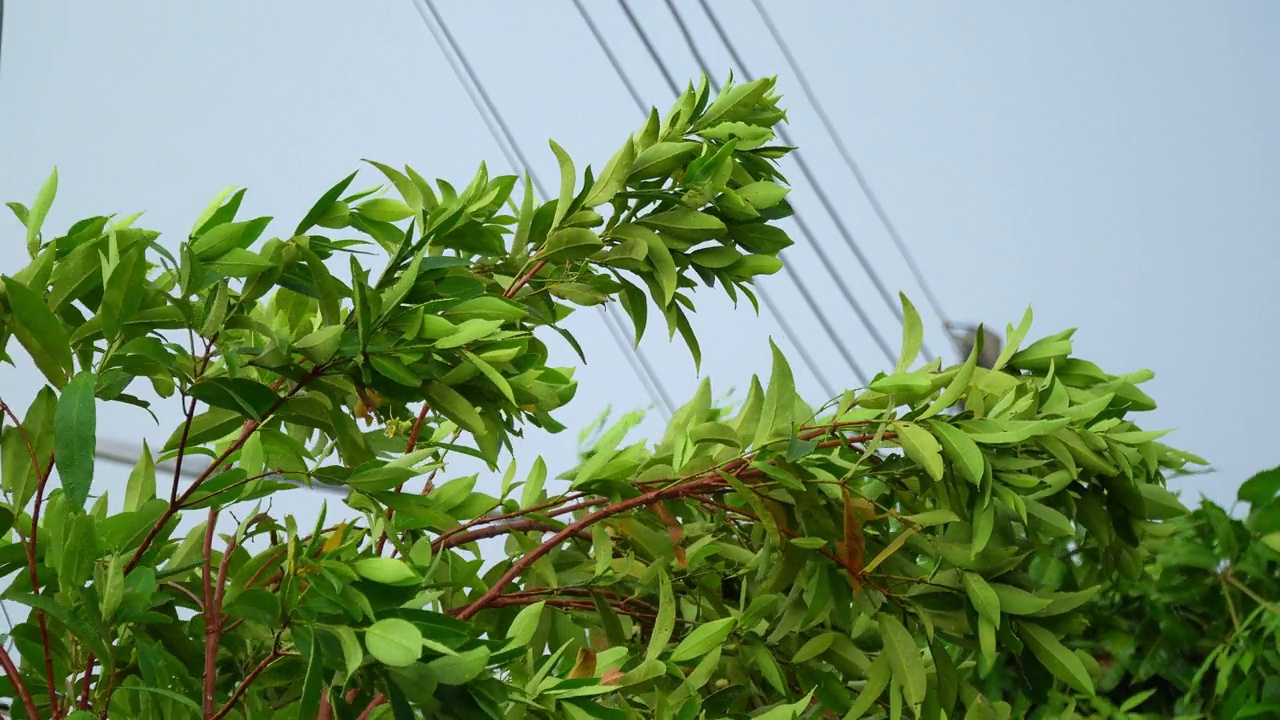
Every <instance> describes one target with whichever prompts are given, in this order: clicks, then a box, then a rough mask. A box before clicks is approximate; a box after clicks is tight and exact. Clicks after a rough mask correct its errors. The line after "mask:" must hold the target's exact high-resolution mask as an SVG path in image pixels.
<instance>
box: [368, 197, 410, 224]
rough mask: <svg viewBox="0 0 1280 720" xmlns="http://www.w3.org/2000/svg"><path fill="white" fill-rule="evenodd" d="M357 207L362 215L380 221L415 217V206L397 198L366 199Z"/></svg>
mask: <svg viewBox="0 0 1280 720" xmlns="http://www.w3.org/2000/svg"><path fill="white" fill-rule="evenodd" d="M356 209H357V210H359V211H360V214H361V215H364V216H365V217H367V218H369V219H370V220H377V221H379V222H388V223H393V222H399V221H400V220H403V219H405V218H407V217H413V208H411V207H409V206H408V205H406V204H404V202H403V201H401V200H396V199H395V198H387V197H380V198H373V199H371V200H365V201H364V202H362V203H360V204H359V205H357V206H356Z"/></svg>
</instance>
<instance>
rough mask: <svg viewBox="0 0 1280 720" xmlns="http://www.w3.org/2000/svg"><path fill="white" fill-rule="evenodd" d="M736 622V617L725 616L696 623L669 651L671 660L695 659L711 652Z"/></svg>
mask: <svg viewBox="0 0 1280 720" xmlns="http://www.w3.org/2000/svg"><path fill="white" fill-rule="evenodd" d="M737 622H738V619H737V618H733V617H727V618H721V619H719V620H713V621H711V622H709V623H704V624H702V625H698V626H697V627H695V628H694V629H693V631H692V632H690V633H689V634H688V635H685V637H684V639H683V640H681V641H680V644H679V645H676V649H675V650H672V651H671V657H670V660H671V662H676V663H678V662H688V661H689V660H696V659H698V658H700V657H702V656H703V655H706V654H707V653H709V652H711V650H712V648H717V647H720V645H721V644H722V643H723V642H724V640H725V638H727V637H729V633H731V632H733V628H734V627H735V626H736V625H737Z"/></svg>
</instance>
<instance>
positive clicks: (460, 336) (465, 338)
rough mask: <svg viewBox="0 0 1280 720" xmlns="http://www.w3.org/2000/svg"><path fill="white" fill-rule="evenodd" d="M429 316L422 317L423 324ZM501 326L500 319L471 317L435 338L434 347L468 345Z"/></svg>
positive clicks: (446, 347) (444, 347) (443, 347)
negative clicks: (440, 336)
mask: <svg viewBox="0 0 1280 720" xmlns="http://www.w3.org/2000/svg"><path fill="white" fill-rule="evenodd" d="M429 317H432V316H431V315H427V316H424V317H423V320H424V325H425V324H426V323H425V321H426V319H427V318H429ZM501 327H502V321H501V320H482V319H480V318H473V319H471V320H467V321H466V322H464V323H462V324H461V325H458V326H457V329H456V330H454V331H453V332H452V333H451V334H449V335H447V336H445V337H443V338H440V339H439V340H437V341H436V347H438V348H440V349H442V350H445V349H448V348H455V347H461V346H463V345H468V344H470V343H473V342H475V341H477V340H479V339H481V338H486V337H488V336H490V335H492V334H493V333H495V332H497V331H498V330H499V329H500V328H501Z"/></svg>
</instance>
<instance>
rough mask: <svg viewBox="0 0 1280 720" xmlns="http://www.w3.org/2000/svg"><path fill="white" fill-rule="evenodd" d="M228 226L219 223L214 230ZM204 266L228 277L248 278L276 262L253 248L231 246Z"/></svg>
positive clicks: (270, 267)
mask: <svg viewBox="0 0 1280 720" xmlns="http://www.w3.org/2000/svg"><path fill="white" fill-rule="evenodd" d="M223 227H226V225H219V226H218V227H217V228H214V230H217V229H219V228H223ZM204 266H205V267H206V268H207V269H209V270H210V271H211V272H214V273H217V274H219V275H223V276H226V277H236V278H247V277H251V276H253V275H257V274H258V273H261V272H265V271H267V270H270V269H272V268H274V267H275V263H273V262H271V261H270V260H268V259H266V258H264V257H262V256H261V255H259V254H258V253H256V252H253V251H252V250H245V249H243V248H231V249H230V250H228V251H227V252H225V253H223V254H222V255H221V256H220V257H218V259H217V260H208V261H206V262H205V263H204Z"/></svg>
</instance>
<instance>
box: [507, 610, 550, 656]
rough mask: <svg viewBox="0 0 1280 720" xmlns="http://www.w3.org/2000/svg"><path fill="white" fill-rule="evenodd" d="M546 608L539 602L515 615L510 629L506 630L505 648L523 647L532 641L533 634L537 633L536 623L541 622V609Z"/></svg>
mask: <svg viewBox="0 0 1280 720" xmlns="http://www.w3.org/2000/svg"><path fill="white" fill-rule="evenodd" d="M546 606H547V603H546V601H542V600H540V601H538V602H536V603H533V604H532V605H526V606H525V607H524V608H522V609H521V610H520V612H518V613H516V618H515V620H512V621H511V627H509V628H507V647H509V648H513V647H524V646H525V645H528V644H529V641H531V640H533V635H534V633H536V632H537V631H538V623H540V622H542V609H543V608H544V607H546Z"/></svg>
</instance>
